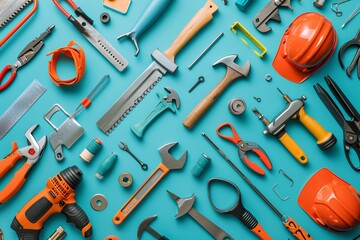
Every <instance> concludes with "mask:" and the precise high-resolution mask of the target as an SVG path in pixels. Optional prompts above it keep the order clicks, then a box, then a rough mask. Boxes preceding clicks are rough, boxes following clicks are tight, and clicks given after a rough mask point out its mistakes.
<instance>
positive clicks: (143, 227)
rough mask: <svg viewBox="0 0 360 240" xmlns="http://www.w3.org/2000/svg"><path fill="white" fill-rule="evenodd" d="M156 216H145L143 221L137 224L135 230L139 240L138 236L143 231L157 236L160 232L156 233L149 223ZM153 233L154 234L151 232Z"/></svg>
mask: <svg viewBox="0 0 360 240" xmlns="http://www.w3.org/2000/svg"><path fill="white" fill-rule="evenodd" d="M156 218H157V216H156V215H155V216H151V217H149V218H146V219H145V220H144V221H142V222H141V223H140V225H139V228H138V231H137V239H138V240H140V237H141V235H142V233H143V232H144V231H148V232H149V233H150V234H152V235H154V237H158V236H159V235H160V234H156V231H155V230H154V229H153V228H152V227H150V223H151V222H152V221H154V220H155V219H156ZM153 233H155V234H153ZM155 235H156V236H155Z"/></svg>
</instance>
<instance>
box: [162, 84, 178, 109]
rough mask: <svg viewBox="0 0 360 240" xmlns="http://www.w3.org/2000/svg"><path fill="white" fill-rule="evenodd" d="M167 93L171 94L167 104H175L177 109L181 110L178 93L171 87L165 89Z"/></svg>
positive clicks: (166, 99)
mask: <svg viewBox="0 0 360 240" xmlns="http://www.w3.org/2000/svg"><path fill="white" fill-rule="evenodd" d="M164 88H165V90H166V91H168V92H169V93H170V94H169V95H167V96H166V97H165V99H164V100H165V101H166V102H174V103H175V105H176V108H177V109H179V108H180V97H179V94H178V93H177V92H175V91H174V90H173V89H171V88H169V87H164Z"/></svg>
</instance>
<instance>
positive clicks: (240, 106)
mask: <svg viewBox="0 0 360 240" xmlns="http://www.w3.org/2000/svg"><path fill="white" fill-rule="evenodd" d="M228 107H229V111H230V112H231V113H232V114H234V115H241V114H243V113H244V112H245V109H246V102H245V101H244V100H243V99H241V98H233V99H231V100H230V102H229V105H228Z"/></svg>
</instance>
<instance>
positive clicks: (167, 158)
mask: <svg viewBox="0 0 360 240" xmlns="http://www.w3.org/2000/svg"><path fill="white" fill-rule="evenodd" d="M176 144H178V143H177V142H172V143H168V144H165V145H164V146H162V147H160V148H159V152H160V154H161V158H162V163H163V164H164V165H165V166H166V167H167V168H168V169H169V170H173V169H181V168H183V166H184V164H185V162H186V157H187V151H185V153H184V154H183V155H182V156H181V157H180V159H179V160H176V159H175V158H174V157H173V156H172V155H171V154H170V153H169V151H170V149H171V148H172V147H173V146H175V145H176Z"/></svg>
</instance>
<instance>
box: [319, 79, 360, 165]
mask: <svg viewBox="0 0 360 240" xmlns="http://www.w3.org/2000/svg"><path fill="white" fill-rule="evenodd" d="M325 80H326V83H327V85H328V86H329V88H330V90H331V92H332V93H333V94H334V96H335V97H336V99H337V100H338V102H339V103H340V104H341V106H342V107H343V109H344V111H345V112H346V113H347V114H348V115H349V116H350V117H351V120H346V119H345V117H344V115H343V114H342V112H341V111H340V109H339V107H338V106H337V105H336V104H335V102H334V100H333V99H332V98H331V97H330V95H329V94H328V93H327V92H326V90H325V89H323V88H322V87H321V86H320V84H316V85H314V88H315V91H316V93H317V94H318V95H319V97H320V99H321V100H322V102H323V103H324V104H325V106H326V107H327V109H328V110H329V111H330V112H331V114H332V115H333V117H334V118H335V119H336V121H337V122H338V124H339V125H340V126H341V127H342V129H343V131H344V150H345V155H346V159H347V160H348V162H349V164H350V166H351V167H352V169H354V170H355V171H360V141H359V136H360V115H359V113H358V111H357V110H356V109H355V108H354V106H353V105H352V104H351V102H350V101H349V99H348V98H347V97H346V96H345V94H344V93H343V92H342V91H341V89H340V88H339V86H338V85H337V84H336V83H335V82H334V80H333V79H332V78H331V77H330V76H326V77H325ZM351 149H353V150H354V151H355V152H356V154H357V156H358V160H359V164H358V166H355V165H354V162H353V161H352V160H351V158H350V150H351Z"/></svg>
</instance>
